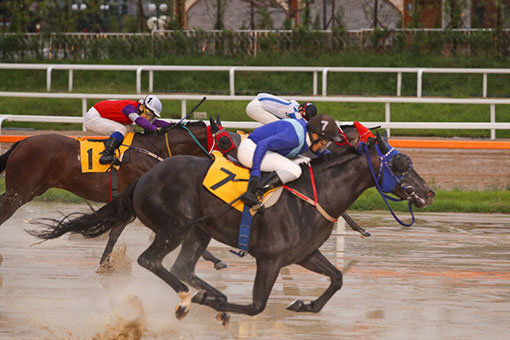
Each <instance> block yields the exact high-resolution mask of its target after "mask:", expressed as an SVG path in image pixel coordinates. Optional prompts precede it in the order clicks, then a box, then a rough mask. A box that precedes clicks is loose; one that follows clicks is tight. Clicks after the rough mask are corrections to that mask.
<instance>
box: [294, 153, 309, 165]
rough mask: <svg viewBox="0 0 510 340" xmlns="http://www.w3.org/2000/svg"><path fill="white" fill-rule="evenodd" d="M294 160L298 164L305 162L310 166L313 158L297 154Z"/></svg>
mask: <svg viewBox="0 0 510 340" xmlns="http://www.w3.org/2000/svg"><path fill="white" fill-rule="evenodd" d="M292 161H293V162H294V163H296V164H298V165H299V164H305V165H307V166H310V161H311V159H310V157H306V156H303V155H297V157H296V158H294V159H293V160H292Z"/></svg>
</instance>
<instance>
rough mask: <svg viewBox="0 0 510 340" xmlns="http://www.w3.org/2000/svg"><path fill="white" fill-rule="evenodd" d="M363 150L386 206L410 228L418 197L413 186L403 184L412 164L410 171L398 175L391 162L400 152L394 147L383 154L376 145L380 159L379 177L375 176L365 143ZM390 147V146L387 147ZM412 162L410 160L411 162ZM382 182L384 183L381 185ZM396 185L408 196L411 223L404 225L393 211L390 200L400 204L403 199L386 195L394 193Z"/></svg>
mask: <svg viewBox="0 0 510 340" xmlns="http://www.w3.org/2000/svg"><path fill="white" fill-rule="evenodd" d="M361 146H362V147H361V150H363V152H364V153H365V154H366V157H367V162H368V167H369V168H370V173H371V174H372V177H373V179H374V182H375V186H376V188H377V191H378V192H379V194H380V195H381V197H382V198H383V200H384V203H386V206H387V207H388V210H389V211H390V212H391V214H392V215H393V218H395V220H396V221H397V222H398V223H400V224H401V225H403V226H406V227H410V226H412V225H413V224H414V213H413V208H412V205H413V198H414V197H415V196H416V194H415V192H414V188H413V187H412V186H405V185H404V184H403V180H404V179H405V178H406V177H407V176H409V171H410V170H411V169H412V167H413V166H412V163H409V169H408V171H405V172H402V173H401V174H399V175H397V174H395V173H394V172H393V170H392V169H391V167H390V161H391V159H392V158H393V157H394V156H395V155H397V154H400V152H399V151H398V150H397V149H395V148H394V147H390V148H388V149H389V150H388V151H387V152H386V153H382V152H381V150H380V148H379V144H376V145H375V149H376V151H377V154H378V157H379V161H380V162H379V163H380V164H379V171H378V173H377V176H376V175H375V172H374V168H373V166H372V162H371V161H370V155H369V153H368V147H367V145H366V144H365V143H362V144H361ZM387 146H389V145H387ZM409 161H410V160H409ZM381 181H382V183H381ZM396 185H399V186H400V188H401V189H402V190H403V192H404V193H405V195H406V199H407V201H408V207H409V213H410V214H411V218H412V219H411V223H404V222H402V221H401V220H400V219H399V218H398V217H397V216H396V215H395V213H394V212H393V209H391V207H390V205H389V203H388V200H390V201H394V202H399V201H403V200H404V199H402V198H394V197H391V196H389V195H386V193H390V192H392V191H393V189H394V188H395V186H396Z"/></svg>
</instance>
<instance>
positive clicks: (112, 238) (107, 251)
mask: <svg viewBox="0 0 510 340" xmlns="http://www.w3.org/2000/svg"><path fill="white" fill-rule="evenodd" d="M125 228H126V226H125V225H121V226H118V227H113V228H112V229H111V230H110V234H108V242H107V243H106V247H105V248H104V251H103V255H101V259H100V260H99V268H104V267H105V266H106V265H107V264H105V261H106V259H107V258H108V257H109V256H110V255H111V253H112V251H113V247H114V246H115V244H116V243H117V241H118V240H119V237H120V234H122V231H124V229H125Z"/></svg>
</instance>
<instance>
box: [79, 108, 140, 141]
mask: <svg viewBox="0 0 510 340" xmlns="http://www.w3.org/2000/svg"><path fill="white" fill-rule="evenodd" d="M83 125H84V126H85V129H86V130H87V131H92V132H95V133H99V134H101V135H111V134H112V133H114V132H119V133H121V134H122V135H123V136H125V135H126V133H127V132H132V131H134V126H133V124H130V125H124V124H121V123H119V122H116V121H113V120H110V119H106V118H103V117H101V115H100V114H99V112H97V110H96V109H95V108H94V107H92V108H91V109H90V110H88V111H87V113H85V116H83Z"/></svg>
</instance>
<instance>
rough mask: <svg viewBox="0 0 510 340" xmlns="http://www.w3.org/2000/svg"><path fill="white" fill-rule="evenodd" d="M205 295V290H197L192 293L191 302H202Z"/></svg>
mask: <svg viewBox="0 0 510 340" xmlns="http://www.w3.org/2000/svg"><path fill="white" fill-rule="evenodd" d="M206 297H207V292H206V291H205V290H199V291H198V292H196V293H195V295H193V298H192V299H191V302H193V303H198V304H202V303H203V302H204V300H205V299H206Z"/></svg>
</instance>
